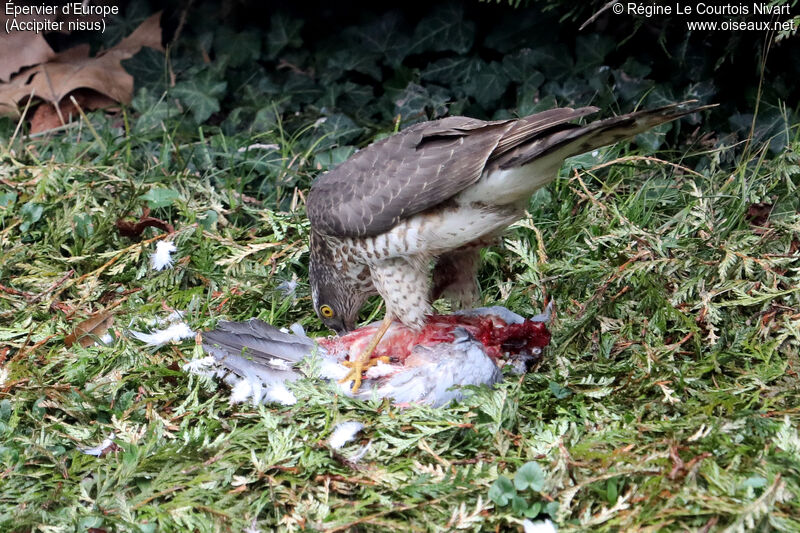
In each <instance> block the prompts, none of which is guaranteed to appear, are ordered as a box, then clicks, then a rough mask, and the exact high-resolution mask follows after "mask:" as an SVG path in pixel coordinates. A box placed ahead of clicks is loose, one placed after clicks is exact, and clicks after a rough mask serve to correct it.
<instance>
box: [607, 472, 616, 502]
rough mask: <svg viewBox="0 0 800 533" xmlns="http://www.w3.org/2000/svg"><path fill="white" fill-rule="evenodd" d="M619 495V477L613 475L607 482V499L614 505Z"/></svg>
mask: <svg viewBox="0 0 800 533" xmlns="http://www.w3.org/2000/svg"><path fill="white" fill-rule="evenodd" d="M618 495H619V488H618V487H617V478H615V477H612V478H611V479H609V480H608V481H607V482H606V500H607V501H608V503H609V504H611V505H614V504H615V503H617V496H618Z"/></svg>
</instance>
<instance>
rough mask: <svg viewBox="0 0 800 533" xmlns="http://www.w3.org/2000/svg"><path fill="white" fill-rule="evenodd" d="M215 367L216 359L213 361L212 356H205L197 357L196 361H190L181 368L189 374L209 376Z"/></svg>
mask: <svg viewBox="0 0 800 533" xmlns="http://www.w3.org/2000/svg"><path fill="white" fill-rule="evenodd" d="M216 365H217V361H216V359H214V356H213V355H207V356H205V357H198V358H196V359H192V360H191V361H189V362H188V363H184V365H183V366H182V367H181V368H182V369H183V371H184V372H189V373H190V374H197V375H200V376H211V375H213V374H214V370H215V367H216Z"/></svg>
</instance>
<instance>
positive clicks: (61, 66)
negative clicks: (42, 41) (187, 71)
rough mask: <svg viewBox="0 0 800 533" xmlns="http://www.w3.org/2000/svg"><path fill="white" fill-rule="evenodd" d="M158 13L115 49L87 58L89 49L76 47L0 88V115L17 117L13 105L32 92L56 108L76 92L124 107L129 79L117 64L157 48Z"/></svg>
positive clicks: (129, 94) (130, 84)
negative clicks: (145, 49)
mask: <svg viewBox="0 0 800 533" xmlns="http://www.w3.org/2000/svg"><path fill="white" fill-rule="evenodd" d="M160 19H161V12H160V11H159V12H158V13H156V14H154V15H152V16H150V17H149V18H148V19H147V20H145V21H144V22H142V24H141V25H139V27H138V28H136V30H134V32H133V33H131V34H130V35H129V36H128V37H126V38H124V39H123V40H122V41H120V42H119V44H117V45H116V46H114V47H112V48H110V49H108V50H106V51H105V52H103V53H101V54H99V55H97V56H96V57H89V46H88V45H79V46H76V47H73V48H70V49H69V50H65V51H64V52H61V53H59V54H57V55H56V56H55V57H54V58H53V59H52V60H51V61H48V62H47V63H43V64H41V65H37V66H35V67H31V68H28V69H25V70H23V71H22V72H20V73H19V74H17V75H16V76H13V77H12V78H11V81H10V82H9V83H7V84H0V115H3V114H6V115H12V116H18V115H19V112H18V109H17V104H18V103H19V102H20V101H21V100H22V99H23V98H25V97H26V96H29V95H30V94H31V93H32V92H33V93H34V94H35V96H36V97H38V98H41V99H43V100H46V101H48V102H50V103H52V104H58V103H59V102H61V100H62V99H63V98H65V97H66V96H67V95H68V94H69V93H71V92H72V91H74V90H76V89H81V88H83V89H93V90H95V91H97V92H98V93H100V94H103V95H105V96H107V97H109V98H111V99H113V100H115V101H117V102H121V103H125V104H127V103H128V102H130V100H131V97H132V96H133V76H131V75H130V74H128V73H127V72H125V69H124V68H122V64H121V63H120V62H121V61H122V60H123V59H128V58H130V57H132V56H133V55H134V54H136V53H137V52H138V51H139V50H141V48H142V47H143V46H148V47H150V48H155V49H156V50H163V48H162V47H161V25H160Z"/></svg>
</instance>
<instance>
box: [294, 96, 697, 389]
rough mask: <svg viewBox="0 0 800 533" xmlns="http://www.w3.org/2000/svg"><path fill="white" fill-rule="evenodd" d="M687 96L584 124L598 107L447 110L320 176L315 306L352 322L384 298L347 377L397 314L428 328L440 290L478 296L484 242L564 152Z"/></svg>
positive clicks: (313, 216)
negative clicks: (511, 114)
mask: <svg viewBox="0 0 800 533" xmlns="http://www.w3.org/2000/svg"><path fill="white" fill-rule="evenodd" d="M690 103H692V102H684V103H681V104H672V105H668V106H664V107H661V108H658V109H651V110H646V111H639V112H635V113H629V114H627V115H622V116H618V117H612V118H607V119H604V120H598V121H595V122H591V123H589V124H585V125H580V124H574V123H573V122H572V121H574V120H576V119H578V118H580V117H583V116H586V115H589V114H592V113H595V112H596V111H597V108H595V107H582V108H580V109H571V108H559V109H551V110H549V111H544V112H542V113H537V114H535V115H530V116H528V117H524V118H520V119H512V120H499V121H490V122H487V121H483V120H477V119H473V118H467V117H447V118H443V119H440V120H434V121H431V122H423V123H420V124H415V125H413V126H411V127H409V128H407V129H405V130H403V131H401V132H399V133H397V134H396V135H393V136H391V137H388V138H386V139H382V140H380V141H378V142H376V143H373V144H371V145H370V146H368V147H366V148H364V149H362V150H360V151H358V152H356V153H355V154H353V156H352V157H350V158H349V159H348V160H347V161H345V162H344V163H342V164H341V165H339V166H338V167H336V168H334V169H333V170H331V171H329V172H327V173H325V174H323V175H322V176H320V177H319V178H318V179H317V180H316V181H315V182H314V184H313V185H312V186H311V192H310V193H309V195H308V201H307V212H308V218H309V220H310V222H311V243H310V256H311V257H310V265H309V277H310V283H311V294H312V299H313V303H314V310H315V311H316V312H317V314H318V315H319V317H320V318H321V319H322V321H323V323H325V325H326V326H328V327H330V328H331V329H334V330H336V331H337V332H339V333H341V332H344V331H349V330H351V329H353V328H354V327H355V325H356V320H357V317H358V312H359V310H360V308H361V306H362V304H363V303H364V302H365V300H366V298H367V297H368V296H370V295H372V294H376V293H377V294H380V296H381V297H382V298H383V300H384V302H385V303H386V314H385V317H384V322H383V327H382V328H380V329H379V330H378V333H376V335H375V337H374V338H373V340H372V342H371V343H370V345H369V346H368V348H367V349H366V350H365V351H364V353H362V354H361V356H360V357H358V358H356V359H355V360H354V361H353V362H352V363H351V367H352V371H351V374H350V375H348V376H347V377H346V378H345V380H349V379H353V380H354V384H353V388H354V390H355V389H357V388H358V387H359V385H360V383H361V373H362V371H363V370H364V369H365V368H367V367H368V366H369V359H370V355H371V353H372V351H373V350H374V347H375V346H376V345H377V344H378V342H379V341H380V338H381V336H382V335H383V333H384V332H385V331H386V329H387V328H388V326H389V324H390V323H391V321H392V320H395V319H396V320H399V321H400V322H402V323H403V324H405V325H406V326H408V327H411V328H420V327H421V326H422V325H423V324H424V322H425V318H426V316H428V315H429V314H430V313H431V301H432V300H434V299H436V298H439V297H440V296H444V297H447V298H449V299H450V300H451V301H452V302H453V303H454V305H456V306H461V307H467V306H471V305H473V304H474V303H475V302H476V300H477V299H478V297H479V289H478V284H477V279H476V270H477V266H478V258H479V251H480V249H481V248H483V247H484V246H487V245H488V244H490V243H492V242H493V241H494V239H495V238H496V237H497V236H498V235H499V234H500V233H501V232H502V231H503V230H504V229H505V228H506V227H507V226H508V225H509V224H511V223H513V222H514V221H516V220H518V219H519V218H521V217H522V216H523V215H524V213H525V209H526V208H527V206H528V202H529V200H530V197H531V195H532V194H533V193H534V191H536V190H537V189H539V188H540V187H542V186H544V185H546V184H547V183H549V182H550V181H552V180H553V179H554V178H555V177H556V175H557V173H558V169H559V168H560V167H561V164H562V163H563V162H564V159H565V158H567V157H571V156H573V155H577V154H581V153H584V152H588V151H590V150H594V149H595V148H598V147H600V146H604V145H607V144H611V143H614V142H617V141H620V140H622V139H625V138H627V137H631V136H633V135H636V134H638V133H641V132H643V131H645V130H648V129H650V128H652V127H654V126H657V125H658V124H661V123H663V122H667V121H670V120H673V119H676V118H678V117H680V116H683V115H686V114H688V113H693V112H695V111H699V110H701V109H705V108H706V107H708V106H706V107H697V108H693V109H692V108H687V107H686V104H690ZM432 262H435V263H434V267H433V274H432V276H431V274H430V265H431V263H432ZM431 277H432V281H431Z"/></svg>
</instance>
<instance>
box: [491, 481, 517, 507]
mask: <svg viewBox="0 0 800 533" xmlns="http://www.w3.org/2000/svg"><path fill="white" fill-rule="evenodd" d="M516 494H517V492H516V491H515V490H514V485H513V483H511V480H510V479H508V478H507V477H505V476H500V477H499V478H497V479H496V480H495V482H494V483H492V486H491V487H490V488H489V499H490V500H492V501H493V502H494V503H496V504H497V505H499V506H500V507H504V506H506V505H508V502H509V501H511V499H512V498H514V496H516Z"/></svg>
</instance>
